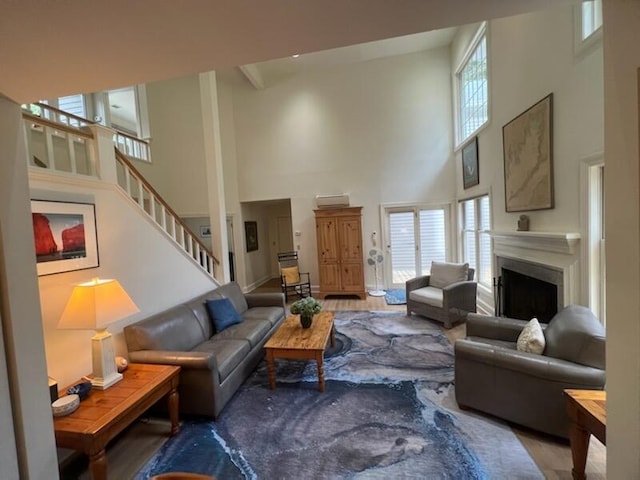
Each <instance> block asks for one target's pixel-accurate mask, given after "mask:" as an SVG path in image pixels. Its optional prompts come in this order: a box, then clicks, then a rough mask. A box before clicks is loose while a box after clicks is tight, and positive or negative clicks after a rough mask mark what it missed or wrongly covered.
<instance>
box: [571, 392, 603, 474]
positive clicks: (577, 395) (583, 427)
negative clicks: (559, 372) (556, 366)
mask: <svg viewBox="0 0 640 480" xmlns="http://www.w3.org/2000/svg"><path fill="white" fill-rule="evenodd" d="M564 393H565V395H566V396H567V412H568V413H569V418H570V419H571V425H570V427H569V440H570V441H571V456H572V458H573V469H572V470H571V474H572V475H573V478H574V480H583V479H584V478H586V477H585V474H584V469H585V467H586V465H587V452H588V451H589V437H590V436H591V435H592V434H593V435H595V437H596V438H597V439H598V440H600V441H601V442H602V443H603V444H605V445H606V444H607V413H606V407H607V393H606V392H604V391H603V390H565V391H564Z"/></svg>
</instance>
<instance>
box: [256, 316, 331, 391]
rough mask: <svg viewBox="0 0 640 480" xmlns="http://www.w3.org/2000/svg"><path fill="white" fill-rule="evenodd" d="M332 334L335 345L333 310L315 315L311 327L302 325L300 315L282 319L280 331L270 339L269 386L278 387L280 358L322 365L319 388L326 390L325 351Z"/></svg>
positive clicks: (266, 346)
mask: <svg viewBox="0 0 640 480" xmlns="http://www.w3.org/2000/svg"><path fill="white" fill-rule="evenodd" d="M329 336H331V346H333V345H334V344H335V331H334V328H333V312H320V313H318V314H316V315H315V316H314V317H313V323H312V324H311V328H302V326H301V325H300V315H291V316H289V317H287V318H286V319H285V321H284V322H282V325H280V328H278V330H276V333H274V334H273V336H272V337H271V338H270V339H269V340H267V343H265V344H264V348H265V349H266V351H267V370H268V372H269V386H270V387H271V390H274V389H275V388H276V367H275V359H276V358H292V359H307V360H315V361H316V362H317V364H318V389H319V390H320V391H321V392H324V368H323V366H322V362H323V358H324V350H325V348H326V347H327V341H328V340H329Z"/></svg>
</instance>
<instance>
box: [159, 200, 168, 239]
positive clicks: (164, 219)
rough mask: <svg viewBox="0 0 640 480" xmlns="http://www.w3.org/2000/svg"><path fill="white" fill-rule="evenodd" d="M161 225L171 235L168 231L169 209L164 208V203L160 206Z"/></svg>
mask: <svg viewBox="0 0 640 480" xmlns="http://www.w3.org/2000/svg"><path fill="white" fill-rule="evenodd" d="M160 225H161V226H162V229H163V230H164V231H165V232H167V233H169V230H167V209H166V208H164V204H163V203H161V204H160Z"/></svg>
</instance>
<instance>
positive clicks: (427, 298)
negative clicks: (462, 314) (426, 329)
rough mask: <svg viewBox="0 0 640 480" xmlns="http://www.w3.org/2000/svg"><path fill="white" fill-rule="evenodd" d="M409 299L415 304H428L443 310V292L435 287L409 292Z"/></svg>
mask: <svg viewBox="0 0 640 480" xmlns="http://www.w3.org/2000/svg"><path fill="white" fill-rule="evenodd" d="M409 298H410V299H411V300H413V301H415V302H420V303H426V304H427V305H432V306H434V307H440V308H442V290H441V289H440V288H435V287H422V288H418V289H416V290H412V291H411V292H409Z"/></svg>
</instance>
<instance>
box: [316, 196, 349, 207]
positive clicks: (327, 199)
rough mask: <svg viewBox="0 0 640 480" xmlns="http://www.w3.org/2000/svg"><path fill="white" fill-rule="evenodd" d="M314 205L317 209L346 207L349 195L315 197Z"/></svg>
mask: <svg viewBox="0 0 640 480" xmlns="http://www.w3.org/2000/svg"><path fill="white" fill-rule="evenodd" d="M316 205H317V206H318V208H339V207H348V206H349V194H348V193H339V194H336V195H316Z"/></svg>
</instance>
